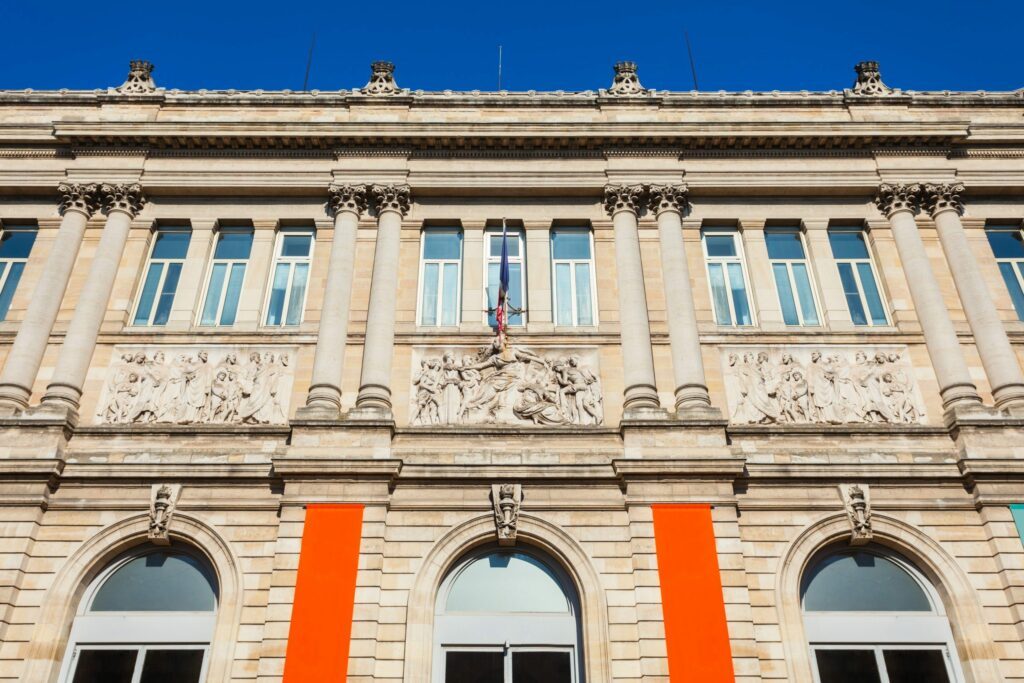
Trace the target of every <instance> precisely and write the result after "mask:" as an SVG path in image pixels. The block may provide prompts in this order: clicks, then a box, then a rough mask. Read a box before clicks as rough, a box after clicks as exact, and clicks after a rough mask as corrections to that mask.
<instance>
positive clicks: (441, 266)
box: [416, 225, 466, 328]
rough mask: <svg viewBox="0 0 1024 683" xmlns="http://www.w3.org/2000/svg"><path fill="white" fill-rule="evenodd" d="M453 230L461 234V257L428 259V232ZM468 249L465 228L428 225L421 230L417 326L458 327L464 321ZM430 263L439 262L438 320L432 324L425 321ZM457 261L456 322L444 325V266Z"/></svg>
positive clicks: (452, 231)
mask: <svg viewBox="0 0 1024 683" xmlns="http://www.w3.org/2000/svg"><path fill="white" fill-rule="evenodd" d="M442 232H451V233H456V234H458V235H459V258H458V259H457V260H456V259H428V258H424V255H423V254H424V252H425V250H426V248H427V234H428V233H434V234H437V233H442ZM465 250H466V235H465V233H464V231H463V229H462V228H461V227H459V226H450V227H449V226H443V225H438V226H426V227H424V228H423V229H422V230H420V272H419V278H418V285H417V287H416V326H417V327H429V328H438V327H449V328H450V327H456V326H458V325H459V324H461V322H462V261H463V258H464V257H465ZM428 263H435V264H438V275H437V322H436V323H433V324H430V323H424V322H423V285H424V279H423V278H424V274H425V273H426V266H427V264H428ZM450 263H456V264H457V266H458V276H457V277H456V281H457V284H456V285H455V322H454V323H453V324H451V325H444V324H442V322H441V319H442V317H443V313H442V311H443V302H444V295H445V289H444V266H445V264H450Z"/></svg>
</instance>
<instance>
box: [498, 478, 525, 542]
mask: <svg viewBox="0 0 1024 683" xmlns="http://www.w3.org/2000/svg"><path fill="white" fill-rule="evenodd" d="M491 504H492V505H493V506H494V524H495V530H496V532H497V534H498V545H515V544H516V531H517V527H518V525H519V508H520V507H522V504H523V486H522V484H492V485H491Z"/></svg>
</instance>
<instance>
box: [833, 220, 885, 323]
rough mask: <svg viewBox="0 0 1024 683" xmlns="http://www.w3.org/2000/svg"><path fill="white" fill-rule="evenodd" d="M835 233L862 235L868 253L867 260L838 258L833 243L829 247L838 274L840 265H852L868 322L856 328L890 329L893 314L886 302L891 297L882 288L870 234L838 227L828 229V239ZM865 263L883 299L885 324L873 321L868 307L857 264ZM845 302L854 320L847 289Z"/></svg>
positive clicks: (844, 297) (861, 230)
mask: <svg viewBox="0 0 1024 683" xmlns="http://www.w3.org/2000/svg"><path fill="white" fill-rule="evenodd" d="M833 232H859V233H860V235H861V238H862V239H863V240H864V248H865V249H867V252H868V257H867V259H862V258H837V257H836V253H835V250H834V249H832V243H831V242H829V245H828V248H829V251H831V252H832V259H833V260H834V261H835V263H836V274H838V273H839V265H840V264H843V263H847V264H849V265H850V270H851V271H853V279H854V281H855V282H856V283H857V296H858V297H860V306H861V309H862V310H863V311H864V319H865V320H866V321H867V322H866V324H864V325H856V324H855V326H856V327H888V326H889V325H891V322H890V321H891V320H892V316H891V314H890V312H889V304H888V302H887V301H886V299H888V298H889V297H887V296H886V293H885V289H884V288H883V286H882V279H881V278H880V277H878V268H876V267H875V252H874V250H873V249H872V247H871V240H870V239H869V237H870V234H869V233H868V231H867V230H864V229H863V228H856V227H850V228H843V227H836V228H829V229H828V234H827V235H826V237H827V236H828V235H831V234H832V233H833ZM865 261H867V264H868V267H869V268H871V276H872V277H873V278H875V289H877V290H878V298H879V299H881V301H882V313H883V314H884V315H885V322H884V323H875V322H874V321H872V319H871V309H870V308H869V307H868V298H867V296H866V295H865V294H864V283H863V282H861V279H860V269H859V268H858V267H857V264H859V263H864V262H865ZM839 286H840V287H842V277H840V280H839ZM843 302H844V303H846V309H847V311H848V312H849V313H850V318H851V319H852V318H853V311H850V310H849V309H850V304H849V303H848V302H846V291H845V289H844V290H843Z"/></svg>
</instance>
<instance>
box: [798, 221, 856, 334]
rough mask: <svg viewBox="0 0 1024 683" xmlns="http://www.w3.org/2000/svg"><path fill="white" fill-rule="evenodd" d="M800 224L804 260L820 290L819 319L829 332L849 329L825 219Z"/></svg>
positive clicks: (850, 328) (849, 324) (837, 270)
mask: <svg viewBox="0 0 1024 683" xmlns="http://www.w3.org/2000/svg"><path fill="white" fill-rule="evenodd" d="M802 227H803V230H804V239H805V240H806V242H807V259H808V262H809V264H810V266H811V269H812V270H813V271H814V277H815V281H816V282H817V283H818V286H819V289H820V291H821V309H822V311H821V313H822V316H823V318H824V320H823V322H824V323H825V324H827V325H828V327H829V329H830V330H832V331H836V332H838V331H849V330H853V329H854V325H853V318H852V317H851V316H850V307H849V305H848V304H847V303H846V294H845V293H844V291H843V282H842V280H841V279H840V278H839V268H838V267H837V266H836V260H835V257H834V256H833V254H832V245H831V244H830V243H829V239H828V220H827V219H824V218H820V219H807V220H804V221H803V224H802Z"/></svg>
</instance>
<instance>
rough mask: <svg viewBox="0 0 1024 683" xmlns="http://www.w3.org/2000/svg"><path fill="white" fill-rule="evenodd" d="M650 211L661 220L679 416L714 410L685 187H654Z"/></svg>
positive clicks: (663, 269) (662, 253) (669, 329)
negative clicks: (689, 252)
mask: <svg viewBox="0 0 1024 683" xmlns="http://www.w3.org/2000/svg"><path fill="white" fill-rule="evenodd" d="M649 201H650V207H651V211H653V212H654V214H655V216H657V219H658V236H659V238H660V241H661V270H662V277H663V278H664V281H665V308H666V312H667V313H668V333H669V340H670V342H671V348H672V369H673V372H674V378H675V383H676V414H677V415H679V416H684V415H685V414H686V413H688V412H689V413H692V412H695V411H704V412H706V411H707V409H708V408H710V407H711V397H710V396H709V395H708V386H707V379H706V378H705V376H704V359H703V357H702V356H701V347H700V333H699V331H698V329H697V312H696V310H695V308H694V303H693V287H692V286H691V284H690V266H689V265H688V264H687V262H686V249H685V247H684V246H683V213H684V212H685V211H686V209H687V207H688V206H689V200H688V199H687V188H686V186H685V185H652V186H651V188H650V197H649Z"/></svg>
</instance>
